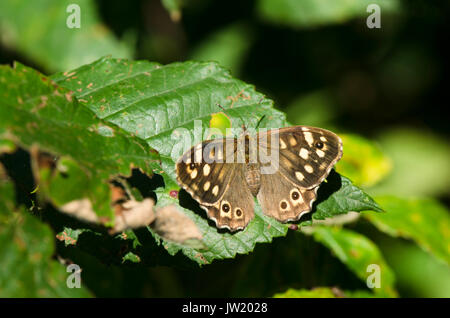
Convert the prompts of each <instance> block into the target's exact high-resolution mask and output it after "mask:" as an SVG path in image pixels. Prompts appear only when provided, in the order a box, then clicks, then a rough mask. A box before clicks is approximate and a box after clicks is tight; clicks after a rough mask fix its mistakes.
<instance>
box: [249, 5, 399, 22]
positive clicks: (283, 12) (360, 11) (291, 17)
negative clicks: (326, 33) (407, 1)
mask: <svg viewBox="0 0 450 318" xmlns="http://www.w3.org/2000/svg"><path fill="white" fill-rule="evenodd" d="M372 3H374V2H373V1H371V0H358V1H348V0H321V1H317V0H259V1H258V5H257V9H258V13H259V15H260V16H261V18H262V19H264V20H266V21H269V22H272V23H276V24H282V25H288V26H291V27H294V28H308V27H317V26H322V25H327V24H335V23H344V22H346V21H348V20H350V19H353V18H357V17H361V18H363V19H364V21H365V19H366V17H368V16H369V15H370V13H368V12H367V6H368V5H369V4H372ZM376 4H378V5H379V6H380V8H381V12H383V14H385V13H386V14H387V13H389V12H396V11H398V10H399V7H400V3H399V1H396V0H378V1H377V2H376Z"/></svg>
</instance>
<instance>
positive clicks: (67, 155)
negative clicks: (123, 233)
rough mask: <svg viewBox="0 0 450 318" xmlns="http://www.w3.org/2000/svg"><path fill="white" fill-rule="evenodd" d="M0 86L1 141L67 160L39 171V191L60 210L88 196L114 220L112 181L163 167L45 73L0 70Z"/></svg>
mask: <svg viewBox="0 0 450 318" xmlns="http://www.w3.org/2000/svg"><path fill="white" fill-rule="evenodd" d="M0 84H1V86H0V97H1V98H0V118H1V119H2V120H1V121H0V129H1V130H3V131H4V132H5V133H4V135H3V136H0V138H6V139H8V140H12V141H14V142H15V143H18V144H19V145H21V146H23V147H25V148H28V149H30V148H32V146H33V149H36V148H37V149H39V150H41V151H45V152H48V153H50V154H52V155H53V156H56V157H58V156H63V157H62V159H61V161H59V162H58V165H57V167H56V168H57V171H56V172H57V173H53V174H52V171H51V170H49V169H47V170H46V172H45V171H44V172H45V173H44V172H42V171H41V172H40V173H38V176H39V177H40V178H39V179H40V180H41V181H42V184H41V185H42V186H41V187H40V189H41V190H42V191H43V192H44V193H46V194H48V195H49V196H50V198H51V199H52V200H53V202H54V203H56V205H57V206H61V205H62V204H63V203H67V201H69V200H73V199H82V198H88V199H89V200H90V201H91V203H92V205H93V207H94V210H95V212H96V213H97V214H98V215H99V216H103V217H105V222H107V221H108V220H111V221H112V220H113V219H114V213H113V210H112V208H111V206H110V201H111V199H110V198H111V196H110V189H109V186H108V181H110V179H111V178H113V177H114V176H117V175H130V173H131V168H132V167H139V168H140V169H142V170H143V171H144V172H147V173H148V174H151V173H152V168H154V167H159V164H158V163H157V162H155V159H156V157H155V154H153V153H152V149H150V148H149V147H148V145H147V144H146V143H145V142H143V141H141V140H139V139H138V138H135V137H133V136H130V135H129V134H127V133H126V132H124V131H123V130H121V129H119V128H118V127H116V126H114V125H112V124H109V123H106V122H103V121H102V120H99V119H98V118H96V116H95V115H94V114H93V113H92V111H90V110H89V109H87V108H86V107H83V106H80V105H79V104H78V103H77V101H76V100H75V99H74V97H73V96H72V95H71V93H70V92H69V91H68V90H66V89H63V88H61V87H59V86H57V85H56V84H55V83H54V82H52V81H51V80H50V79H49V78H47V77H45V76H43V75H42V74H40V73H38V72H36V71H34V70H32V69H30V68H27V67H25V66H23V65H21V64H17V65H16V67H15V68H14V69H13V68H11V67H9V66H1V67H0ZM105 131H108V134H105ZM32 155H33V151H32ZM45 169H46V168H45V167H44V168H43V170H45ZM53 172H54V171H53ZM62 174H63V175H64V176H62ZM52 182H54V183H52ZM50 185H53V187H52V186H50ZM75 194H76V195H75Z"/></svg>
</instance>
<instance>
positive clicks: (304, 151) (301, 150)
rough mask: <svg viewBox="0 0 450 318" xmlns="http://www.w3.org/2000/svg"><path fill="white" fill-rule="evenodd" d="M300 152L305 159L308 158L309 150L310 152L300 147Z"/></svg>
mask: <svg viewBox="0 0 450 318" xmlns="http://www.w3.org/2000/svg"><path fill="white" fill-rule="evenodd" d="M298 154H299V155H300V157H302V158H303V159H305V160H306V159H308V156H309V152H308V150H307V149H305V148H302V149H300V152H299V153H298Z"/></svg>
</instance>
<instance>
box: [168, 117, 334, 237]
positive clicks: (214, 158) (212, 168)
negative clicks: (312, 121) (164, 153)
mask: <svg viewBox="0 0 450 318" xmlns="http://www.w3.org/2000/svg"><path fill="white" fill-rule="evenodd" d="M273 154H278V155H277V156H273V157H272V155H273ZM275 157H276V158H277V159H276V160H278V161H277V164H275V165H274V164H273V162H270V160H267V158H275ZM341 157H342V141H341V139H340V138H339V137H338V136H337V135H336V134H334V133H332V132H330V131H328V130H325V129H321V128H315V127H307V126H295V127H286V128H281V129H273V130H268V131H265V132H260V133H257V134H256V137H255V136H250V134H249V133H248V132H247V131H245V130H244V133H243V134H242V135H241V136H240V137H239V138H219V139H214V140H207V141H203V142H202V143H200V144H198V145H196V146H194V147H192V148H191V149H189V150H188V151H186V152H185V153H184V154H183V155H182V156H181V157H180V159H179V160H178V161H177V163H176V172H177V181H178V183H179V185H180V186H181V187H182V188H184V189H185V190H186V191H187V192H189V193H190V194H191V195H192V197H193V198H194V199H195V200H197V201H198V202H199V204H200V206H201V207H202V208H203V209H205V210H206V211H207V214H208V217H209V218H210V219H212V220H213V221H215V223H216V225H217V227H218V228H227V229H229V230H231V231H236V230H240V229H243V228H245V227H246V226H247V224H248V223H249V222H250V221H251V220H252V219H253V217H254V199H253V197H256V198H257V199H258V202H259V204H260V205H261V207H262V211H263V213H264V214H265V215H268V216H270V217H273V218H275V219H277V220H278V221H280V222H288V221H296V220H298V219H300V217H301V216H302V215H303V214H305V213H308V212H310V211H311V209H312V204H313V202H314V201H315V200H316V196H317V189H318V187H319V185H320V184H321V183H322V181H323V180H324V179H325V178H326V177H327V176H328V174H329V172H330V170H331V168H332V167H333V166H334V165H335V164H336V162H337V161H338V160H339V159H340V158H341ZM268 161H269V162H268ZM273 166H275V167H276V169H269V168H270V167H272V168H273ZM264 169H265V171H264ZM271 170H273V171H271Z"/></svg>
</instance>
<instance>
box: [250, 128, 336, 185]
mask: <svg viewBox="0 0 450 318" xmlns="http://www.w3.org/2000/svg"><path fill="white" fill-rule="evenodd" d="M267 134H269V136H262V135H261V134H260V135H259V138H258V139H259V145H260V148H262V149H264V147H267V148H273V146H274V145H277V146H275V147H278V148H276V151H278V160H279V161H278V166H279V167H278V169H279V172H280V173H281V174H282V175H283V176H284V177H286V178H287V179H289V180H290V181H291V182H292V183H293V184H295V185H298V186H299V187H301V188H305V189H311V188H314V187H316V186H318V185H319V184H320V183H321V182H322V181H323V180H324V179H325V178H326V176H327V175H328V174H329V172H330V170H331V168H332V167H333V166H334V165H335V164H336V162H337V161H338V160H339V159H340V158H341V156H342V141H341V139H340V138H339V137H338V136H337V135H336V134H334V133H332V132H330V131H328V130H325V129H321V128H315V127H307V126H296V127H287V128H282V129H276V130H270V131H268V132H267ZM272 139H275V140H276V141H277V142H272ZM271 151H274V150H273V149H272V150H271Z"/></svg>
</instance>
